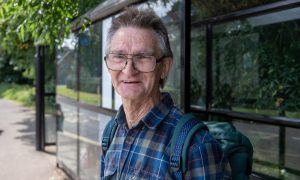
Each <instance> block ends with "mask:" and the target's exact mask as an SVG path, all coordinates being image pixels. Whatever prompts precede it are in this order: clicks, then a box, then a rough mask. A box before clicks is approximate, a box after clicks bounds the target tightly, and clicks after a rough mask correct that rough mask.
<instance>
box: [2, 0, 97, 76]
mask: <svg viewBox="0 0 300 180" xmlns="http://www.w3.org/2000/svg"><path fill="white" fill-rule="evenodd" d="M101 1H102V0H89V1H84V0H63V1H62V0H0V69H1V64H2V65H4V64H7V63H8V64H9V65H10V66H12V70H13V71H19V72H20V73H21V74H22V75H24V76H25V77H29V78H33V77H34V73H33V69H34V54H35V50H34V49H35V45H36V44H42V45H48V46H49V47H51V48H53V47H56V46H58V45H60V44H61V43H62V41H63V39H64V38H65V37H67V36H68V35H69V34H70V33H71V27H72V21H73V20H74V19H75V18H77V17H78V16H79V15H81V14H83V13H84V12H85V11H86V10H88V9H90V8H91V7H94V6H96V5H97V4H99V3H100V2H101ZM6 61H7V62H6ZM0 80H1V78H0Z"/></svg>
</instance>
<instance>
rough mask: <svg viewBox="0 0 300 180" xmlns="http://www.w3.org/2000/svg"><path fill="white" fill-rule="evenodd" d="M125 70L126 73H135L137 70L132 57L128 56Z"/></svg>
mask: <svg viewBox="0 0 300 180" xmlns="http://www.w3.org/2000/svg"><path fill="white" fill-rule="evenodd" d="M123 72H124V73H126V74H133V73H135V72H137V70H136V68H135V66H134V62H133V59H132V58H127V61H126V64H125V68H124V69H123Z"/></svg>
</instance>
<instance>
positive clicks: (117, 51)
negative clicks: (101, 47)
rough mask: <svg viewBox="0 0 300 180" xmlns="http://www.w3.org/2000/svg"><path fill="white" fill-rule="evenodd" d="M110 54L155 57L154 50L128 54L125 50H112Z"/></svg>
mask: <svg viewBox="0 0 300 180" xmlns="http://www.w3.org/2000/svg"><path fill="white" fill-rule="evenodd" d="M109 53H112V54H124V55H127V54H130V55H132V54H134V55H153V54H154V51H153V50H142V51H136V52H134V53H127V52H125V51H123V50H112V51H110V52H109Z"/></svg>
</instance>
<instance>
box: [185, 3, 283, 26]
mask: <svg viewBox="0 0 300 180" xmlns="http://www.w3.org/2000/svg"><path fill="white" fill-rule="evenodd" d="M276 1H280V0H259V1H258V0H247V1H236V0H226V1H207V0H192V7H191V11H192V13H191V14H192V21H193V22H195V21H202V20H204V19H207V18H210V17H213V16H220V15H224V14H228V13H231V12H233V11H238V10H242V9H247V8H251V7H255V6H259V5H263V4H267V3H271V2H276Z"/></svg>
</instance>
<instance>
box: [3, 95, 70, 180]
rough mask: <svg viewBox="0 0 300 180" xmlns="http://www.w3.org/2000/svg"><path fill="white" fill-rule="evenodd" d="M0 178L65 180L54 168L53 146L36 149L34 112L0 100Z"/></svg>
mask: <svg viewBox="0 0 300 180" xmlns="http://www.w3.org/2000/svg"><path fill="white" fill-rule="evenodd" d="M0 179H1V180H68V179H69V178H68V177H67V176H66V175H65V174H64V173H63V172H62V171H61V170H60V169H58V168H56V155H55V146H53V147H48V148H47V152H40V151H36V150H35V113H34V112H33V111H31V110H30V109H28V108H24V107H22V106H20V105H18V104H17V103H15V102H13V101H9V100H3V99H0Z"/></svg>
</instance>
